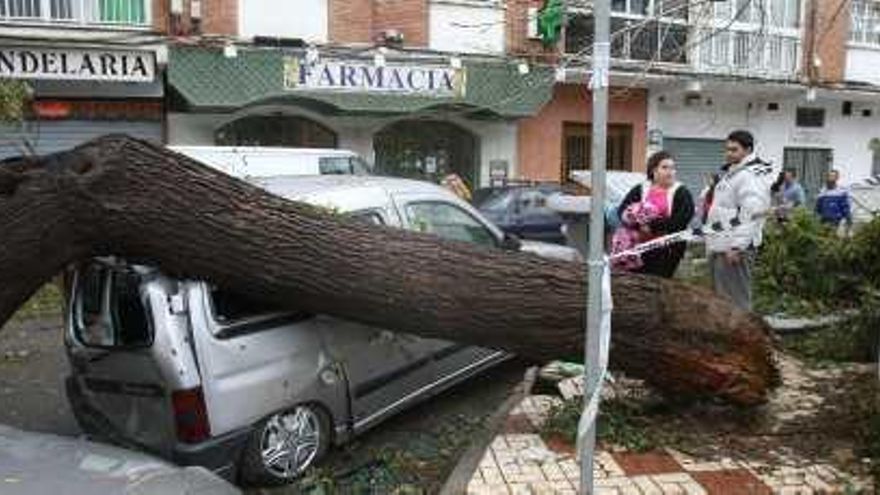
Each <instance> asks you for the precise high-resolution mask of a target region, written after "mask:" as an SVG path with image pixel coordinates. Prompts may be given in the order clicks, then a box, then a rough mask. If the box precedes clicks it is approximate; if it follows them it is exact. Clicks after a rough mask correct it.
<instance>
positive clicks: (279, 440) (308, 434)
mask: <svg viewBox="0 0 880 495" xmlns="http://www.w3.org/2000/svg"><path fill="white" fill-rule="evenodd" d="M331 435H332V432H331V428H330V416H329V415H328V414H327V413H326V412H325V411H324V409H323V408H321V407H320V406H317V405H315V404H299V405H296V406H294V407H292V408H290V409H286V410H283V411H278V412H276V413H274V414H272V415H270V416H269V417H267V418H266V419H264V420H263V421H261V422H260V423H259V424H258V425H257V427H256V428H254V430H253V431H252V432H251V435H250V438H248V442H247V445H246V446H245V449H244V452H243V453H242V459H241V471H240V474H241V481H242V482H243V483H244V484H246V485H250V486H272V485H284V484H288V483H291V482H293V481H295V480H296V479H297V478H299V477H300V476H302V474H303V473H304V472H305V471H306V470H308V469H309V468H311V467H313V466H315V465H316V464H317V463H318V462H319V461H320V460H321V458H323V457H324V454H326V453H327V450H328V449H329V448H330V444H331V440H332V439H331Z"/></svg>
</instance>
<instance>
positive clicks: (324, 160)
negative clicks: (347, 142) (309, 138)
mask: <svg viewBox="0 0 880 495" xmlns="http://www.w3.org/2000/svg"><path fill="white" fill-rule="evenodd" d="M354 165H355V164H354V163H353V160H352V157H350V156H322V157H320V158H318V168H319V169H320V171H321V175H351V174H354V173H355V169H354Z"/></svg>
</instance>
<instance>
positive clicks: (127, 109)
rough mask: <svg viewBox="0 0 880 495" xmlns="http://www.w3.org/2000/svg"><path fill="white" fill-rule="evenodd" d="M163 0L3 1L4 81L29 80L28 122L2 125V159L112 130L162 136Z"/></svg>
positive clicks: (0, 45)
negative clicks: (30, 94) (30, 98)
mask: <svg viewBox="0 0 880 495" xmlns="http://www.w3.org/2000/svg"><path fill="white" fill-rule="evenodd" d="M163 4H164V2H161V1H159V0H51V1H50V0H4V1H3V2H0V33H2V35H3V36H2V40H0V79H3V80H24V81H27V84H28V86H29V89H30V92H31V93H32V101H31V102H30V104H29V105H28V106H27V108H26V112H25V119H24V122H22V123H21V124H7V125H3V126H2V128H0V132H2V134H3V136H4V139H3V140H2V143H0V157H5V156H10V155H18V154H22V153H38V154H41V153H49V152H54V151H59V150H62V149H67V148H70V147H72V146H75V145H77V144H79V143H81V142H83V141H86V140H88V139H91V138H94V137H96V136H100V135H103V134H107V133H112V132H124V133H128V134H131V135H134V136H137V137H140V138H143V139H150V140H153V141H156V142H161V141H162V140H163V118H164V117H163V116H164V96H165V95H164V84H163V76H162V71H161V64H162V62H163V58H164V50H165V49H164V39H163V38H162V36H163V35H164V33H166V32H167V30H168V23H167V15H166V13H165V11H164V9H163Z"/></svg>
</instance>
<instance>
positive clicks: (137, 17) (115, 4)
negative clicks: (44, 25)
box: [0, 0, 150, 26]
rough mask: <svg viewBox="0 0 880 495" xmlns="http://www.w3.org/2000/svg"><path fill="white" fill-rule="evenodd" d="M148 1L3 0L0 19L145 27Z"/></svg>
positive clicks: (1, 1)
mask: <svg viewBox="0 0 880 495" xmlns="http://www.w3.org/2000/svg"><path fill="white" fill-rule="evenodd" d="M149 17H150V15H149V4H148V0H0V19H7V20H24V21H62V22H71V23H78V24H119V25H132V26H145V25H147V24H148V23H149Z"/></svg>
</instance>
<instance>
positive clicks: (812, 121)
mask: <svg viewBox="0 0 880 495" xmlns="http://www.w3.org/2000/svg"><path fill="white" fill-rule="evenodd" d="M795 125H797V126H798V127H824V126H825V109H824V108H805V107H799V108H798V109H797V115H796V117H795Z"/></svg>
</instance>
